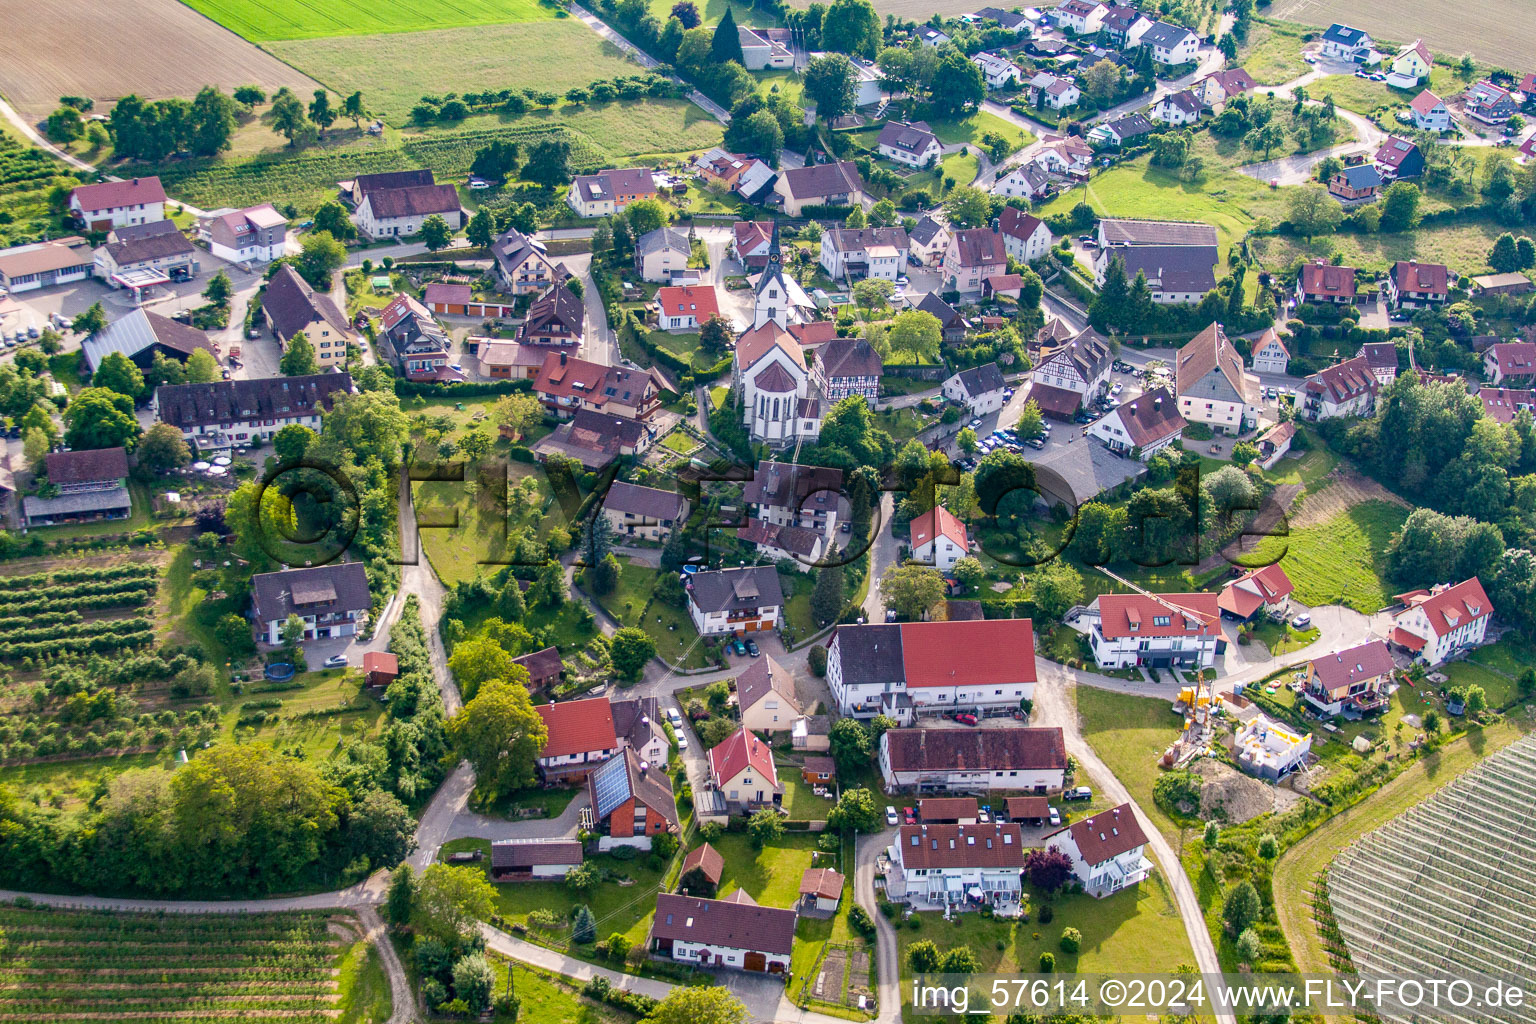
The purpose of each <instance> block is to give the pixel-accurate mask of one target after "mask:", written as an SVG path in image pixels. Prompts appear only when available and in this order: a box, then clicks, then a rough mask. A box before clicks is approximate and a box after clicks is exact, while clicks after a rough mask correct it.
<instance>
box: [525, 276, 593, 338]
mask: <svg viewBox="0 0 1536 1024" xmlns="http://www.w3.org/2000/svg"><path fill="white" fill-rule="evenodd" d="M586 316H587V307H585V306H583V305H582V303H581V300H580V299H578V298H577V297H576V294H575V293H574V292H572V291H571V290H570V289H569V288H567V287H566V286H565V285H563V284H557V285H553V286H551V287H550V289H549V291H547V292H545V293H544V294H543V295H540V296H539V297H538V298H537V299H535V300H534V302H533V305H531V306H529V307H528V316H527V318H526V319H524V320H523V326H522V328H521V329H520V333H521V334H522V335H523V336H524V337H526V336H527V335H529V334H535V333H537V332H539V331H541V330H544V329H546V328H547V327H548V326H549V325H557V326H560V327H563V328H565V331H566V332H567V333H570V334H577V335H579V334H581V333H582V329H583V327H584V325H585V323H586Z"/></svg>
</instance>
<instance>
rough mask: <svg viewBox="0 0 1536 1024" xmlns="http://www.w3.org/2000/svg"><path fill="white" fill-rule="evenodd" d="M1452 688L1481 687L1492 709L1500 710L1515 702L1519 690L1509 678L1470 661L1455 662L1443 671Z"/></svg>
mask: <svg viewBox="0 0 1536 1024" xmlns="http://www.w3.org/2000/svg"><path fill="white" fill-rule="evenodd" d="M1441 671H1443V672H1444V673H1445V675H1446V677H1447V678H1448V679H1450V681H1451V682H1450V685H1451V686H1481V687H1482V688H1483V694H1484V696H1486V697H1487V698H1488V706H1489V707H1490V708H1500V707H1503V706H1504V705H1505V704H1508V703H1509V702H1510V701H1512V700H1514V699H1515V697H1516V696H1517V695H1518V694H1519V692H1520V691H1519V688H1518V687H1517V686H1516V685H1515V681H1514V680H1513V679H1511V678H1510V677H1509V676H1506V675H1503V674H1501V673H1499V672H1495V671H1494V670H1493V669H1491V668H1486V667H1484V666H1482V665H1478V664H1475V663H1473V662H1470V661H1455V662H1452V663H1450V664H1449V665H1446V666H1445V667H1444V668H1443V669H1441Z"/></svg>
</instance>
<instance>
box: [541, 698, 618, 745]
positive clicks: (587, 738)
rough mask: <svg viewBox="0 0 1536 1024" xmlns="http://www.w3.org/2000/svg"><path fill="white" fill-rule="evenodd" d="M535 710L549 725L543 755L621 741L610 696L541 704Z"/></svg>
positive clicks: (615, 743)
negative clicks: (614, 720) (614, 725)
mask: <svg viewBox="0 0 1536 1024" xmlns="http://www.w3.org/2000/svg"><path fill="white" fill-rule="evenodd" d="M534 710H535V711H537V712H538V713H539V717H540V718H542V719H544V724H545V725H547V726H549V736H548V738H547V739H546V740H545V741H544V749H543V750H541V751H540V752H539V756H540V757H566V756H568V755H570V754H584V753H590V752H592V751H596V750H612V749H613V748H614V747H616V746H618V745H619V740H618V736H617V735H616V734H615V733H614V731H613V709H612V708H611V707H610V706H609V704H608V698H607V697H588V698H587V699H586V700H568V701H562V702H561V703H559V704H537V705H534Z"/></svg>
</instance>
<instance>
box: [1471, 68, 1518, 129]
mask: <svg viewBox="0 0 1536 1024" xmlns="http://www.w3.org/2000/svg"><path fill="white" fill-rule="evenodd" d="M1466 102H1467V116H1469V117H1475V118H1476V119H1477V120H1479V121H1482V122H1483V123H1484V124H1504V123H1505V122H1506V121H1508V120H1509V119H1510V118H1511V117H1513V116H1514V115H1515V114H1517V113H1519V112H1520V105H1519V104H1518V103H1516V102H1515V99H1514V97H1513V96H1511V95H1510V94H1509V90H1507V89H1501V88H1499V87H1498V86H1497V85H1494V84H1493V83H1492V82H1490V81H1487V80H1486V79H1485V80H1483V81H1481V82H1478V83H1477V84H1476V85H1474V86H1472V88H1470V89H1468V90H1467V93H1466Z"/></svg>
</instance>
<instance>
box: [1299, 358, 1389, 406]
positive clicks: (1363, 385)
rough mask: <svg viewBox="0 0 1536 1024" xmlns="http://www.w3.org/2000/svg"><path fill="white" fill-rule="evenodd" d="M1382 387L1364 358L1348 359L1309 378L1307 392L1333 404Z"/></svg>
mask: <svg viewBox="0 0 1536 1024" xmlns="http://www.w3.org/2000/svg"><path fill="white" fill-rule="evenodd" d="M1379 386H1380V383H1379V382H1378V381H1377V379H1376V374H1375V373H1374V372H1373V371H1372V370H1371V366H1370V364H1369V363H1367V362H1366V361H1365V357H1364V356H1355V358H1353V359H1346V360H1345V361H1344V362H1342V363H1339V364H1337V365H1335V366H1329V367H1326V368H1324V369H1322V370H1319V371H1318V372H1316V373H1314V374H1313V375H1312V376H1310V377H1308V378H1307V383H1306V385H1305V387H1306V390H1308V391H1310V392H1313V393H1316V394H1320V395H1325V396H1327V397H1328V399H1329V400H1330V401H1333V402H1346V401H1348V400H1349V399H1351V398H1356V397H1359V396H1360V395H1363V394H1365V393H1366V392H1367V391H1375V390H1376V389H1377V388H1378V387H1379Z"/></svg>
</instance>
